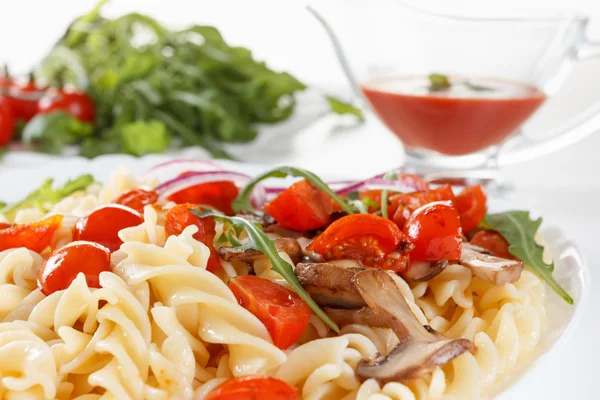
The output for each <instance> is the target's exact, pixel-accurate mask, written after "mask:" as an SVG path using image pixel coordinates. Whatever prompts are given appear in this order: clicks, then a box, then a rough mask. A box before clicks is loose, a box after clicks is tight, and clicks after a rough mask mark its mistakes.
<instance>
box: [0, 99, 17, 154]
mask: <svg viewBox="0 0 600 400" xmlns="http://www.w3.org/2000/svg"><path fill="white" fill-rule="evenodd" d="M15 123H16V118H15V115H14V112H13V109H12V107H11V106H10V104H9V102H8V100H7V99H6V98H0V147H2V146H4V145H5V144H7V143H8V142H10V139H12V137H13V135H14V133H15Z"/></svg>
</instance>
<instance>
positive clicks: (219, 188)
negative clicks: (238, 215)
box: [168, 172, 239, 215]
mask: <svg viewBox="0 0 600 400" xmlns="http://www.w3.org/2000/svg"><path fill="white" fill-rule="evenodd" d="M190 173H193V172H184V173H183V174H181V175H180V176H185V175H187V174H190ZM238 192H239V189H238V187H237V186H236V185H235V183H233V182H231V181H220V182H208V183H201V184H199V185H196V186H192V187H189V188H187V189H184V190H181V191H179V192H177V193H174V194H172V195H171V196H169V198H168V200H170V201H173V202H175V203H177V204H183V203H191V204H200V205H203V206H208V207H211V208H216V209H218V210H219V211H222V212H224V213H225V214H227V215H233V208H232V207H231V203H232V202H233V200H235V198H236V197H237V195H238Z"/></svg>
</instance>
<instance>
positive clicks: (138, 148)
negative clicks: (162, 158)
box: [121, 120, 171, 156]
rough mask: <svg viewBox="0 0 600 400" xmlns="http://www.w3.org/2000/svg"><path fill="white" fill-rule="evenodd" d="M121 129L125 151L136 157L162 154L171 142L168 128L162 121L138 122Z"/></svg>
mask: <svg viewBox="0 0 600 400" xmlns="http://www.w3.org/2000/svg"><path fill="white" fill-rule="evenodd" d="M121 129H122V132H121V135H122V138H123V149H124V150H125V152H126V153H130V154H133V155H135V156H141V155H144V154H148V153H161V152H163V151H164V150H166V149H167V147H169V143H170V142H171V137H170V136H169V133H168V132H167V127H166V125H165V124H164V123H163V122H162V121H158V120H150V121H136V122H131V123H129V124H127V125H124V126H123V127H122V128H121Z"/></svg>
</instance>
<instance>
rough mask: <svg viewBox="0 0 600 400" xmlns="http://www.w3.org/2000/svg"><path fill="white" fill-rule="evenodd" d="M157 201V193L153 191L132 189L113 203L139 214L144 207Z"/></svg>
mask: <svg viewBox="0 0 600 400" xmlns="http://www.w3.org/2000/svg"><path fill="white" fill-rule="evenodd" d="M157 200H158V193H156V192H155V191H154V190H145V189H132V190H129V191H127V192H125V193H123V194H122V195H120V196H119V197H117V198H116V199H115V201H114V203H117V204H122V205H124V206H126V207H129V208H133V209H134V210H135V211H137V212H139V213H140V214H141V213H143V212H144V206H146V205H148V204H154V203H156V201H157Z"/></svg>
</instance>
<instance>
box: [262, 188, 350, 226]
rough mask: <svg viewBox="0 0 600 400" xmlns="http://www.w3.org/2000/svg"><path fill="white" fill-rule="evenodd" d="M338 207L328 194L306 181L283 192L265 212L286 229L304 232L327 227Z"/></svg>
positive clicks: (269, 204) (268, 205)
mask: <svg viewBox="0 0 600 400" xmlns="http://www.w3.org/2000/svg"><path fill="white" fill-rule="evenodd" d="M338 207H339V206H337V204H336V203H335V202H334V201H333V199H332V198H331V197H329V195H328V194H327V193H325V192H323V191H322V190H319V189H317V188H316V187H314V186H313V185H311V184H310V182H308V181H307V180H306V179H304V180H301V181H298V182H296V183H294V184H293V185H291V186H290V187H289V188H287V189H285V190H284V191H283V192H281V193H280V194H279V195H278V196H277V197H276V198H275V199H273V200H272V201H271V202H270V203H268V204H267V205H266V206H265V211H266V212H267V214H269V215H270V216H271V217H273V219H274V220H275V221H277V223H278V224H279V225H281V226H283V227H284V228H288V229H292V230H294V231H299V232H303V231H310V230H313V229H319V228H323V227H325V226H327V225H328V224H329V222H330V221H331V213H333V212H334V211H336V210H338V209H339V208H338Z"/></svg>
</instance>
